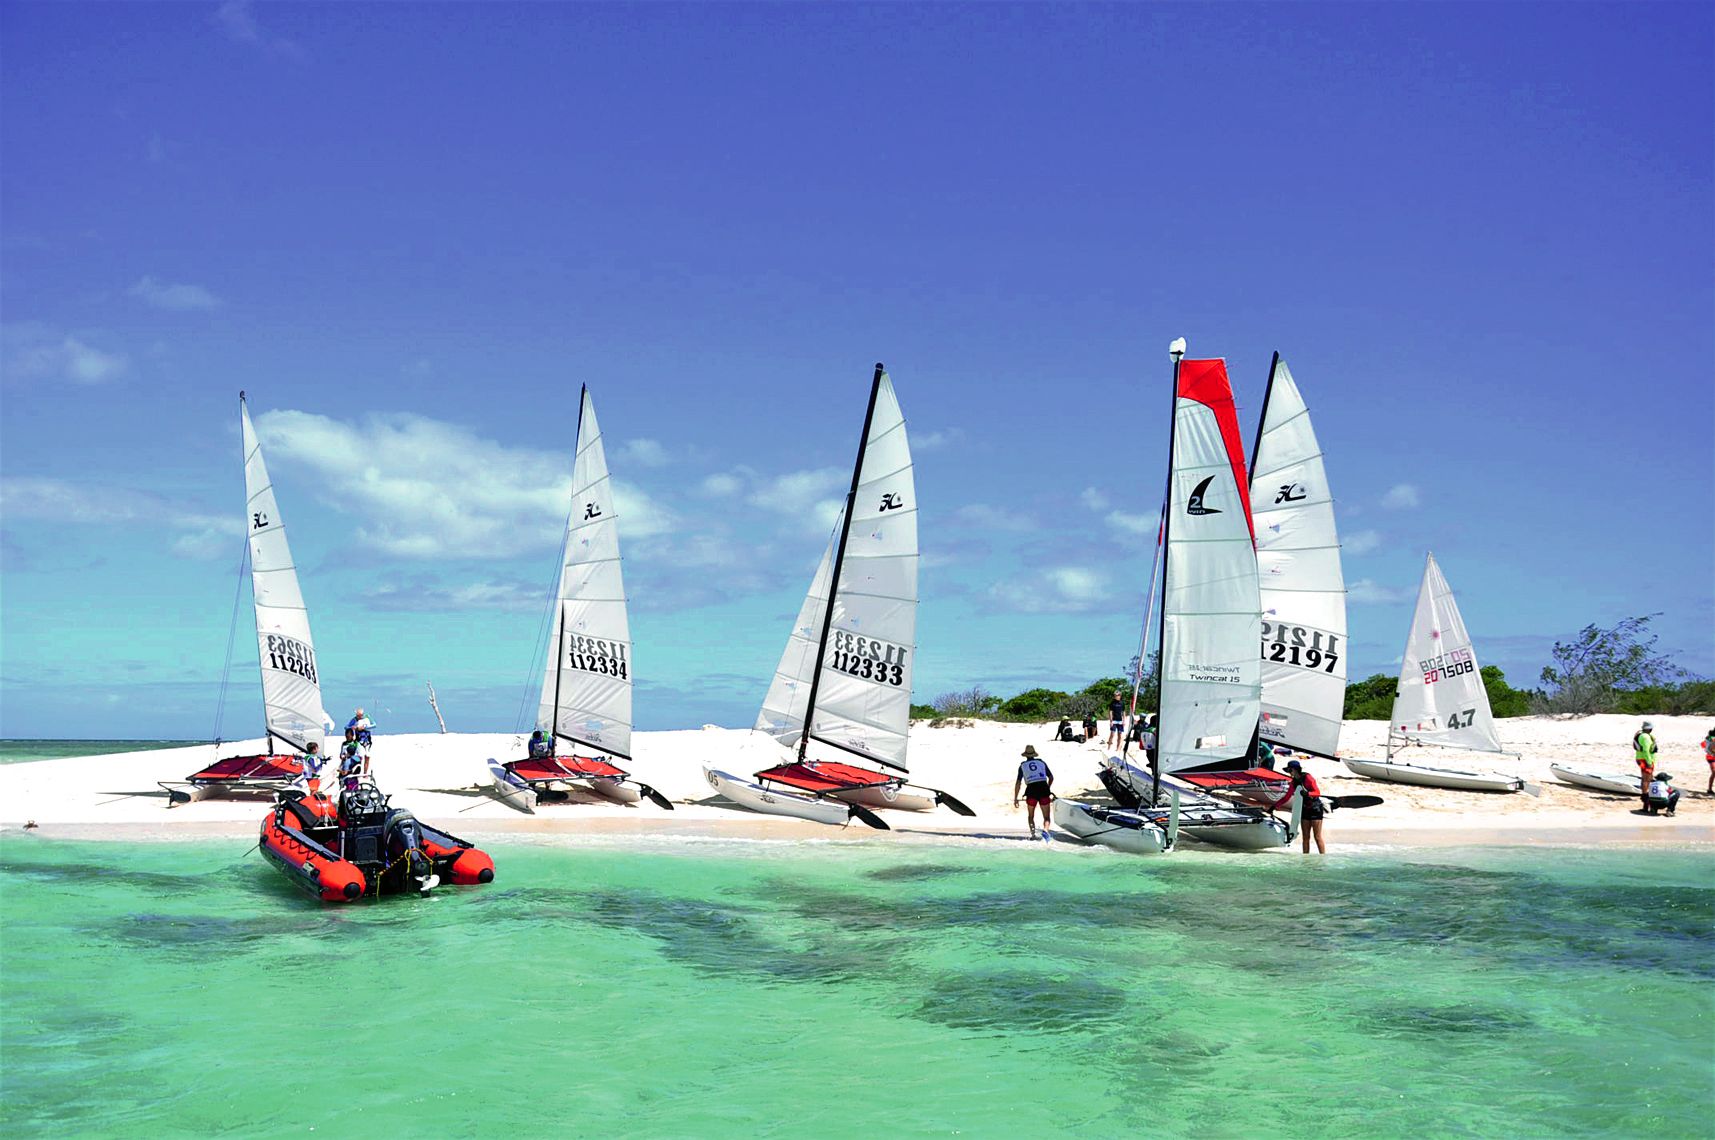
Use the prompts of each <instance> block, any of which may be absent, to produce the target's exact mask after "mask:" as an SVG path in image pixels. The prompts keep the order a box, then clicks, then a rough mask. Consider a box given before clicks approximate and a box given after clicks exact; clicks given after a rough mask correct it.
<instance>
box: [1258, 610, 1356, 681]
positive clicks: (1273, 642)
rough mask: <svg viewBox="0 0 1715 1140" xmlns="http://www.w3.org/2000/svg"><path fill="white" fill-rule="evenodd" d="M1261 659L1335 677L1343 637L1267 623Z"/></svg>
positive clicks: (1314, 630) (1284, 624) (1293, 626)
mask: <svg viewBox="0 0 1715 1140" xmlns="http://www.w3.org/2000/svg"><path fill="white" fill-rule="evenodd" d="M1262 659H1263V660H1264V661H1278V662H1280V663H1281V664H1283V665H1297V666H1298V667H1299V668H1301V669H1317V670H1320V671H1322V672H1324V673H1332V672H1333V671H1334V666H1336V665H1338V664H1339V663H1340V635H1339V634H1337V633H1329V632H1328V631H1326V630H1321V629H1312V628H1311V627H1309V626H1304V625H1290V624H1288V623H1286V622H1278V621H1265V622H1263V623H1262Z"/></svg>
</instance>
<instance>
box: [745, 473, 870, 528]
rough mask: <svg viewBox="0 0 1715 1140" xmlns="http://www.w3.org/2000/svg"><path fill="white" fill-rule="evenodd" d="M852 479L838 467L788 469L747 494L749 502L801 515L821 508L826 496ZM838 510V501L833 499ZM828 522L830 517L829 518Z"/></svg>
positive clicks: (760, 483) (773, 509)
mask: <svg viewBox="0 0 1715 1140" xmlns="http://www.w3.org/2000/svg"><path fill="white" fill-rule="evenodd" d="M850 479H851V476H850V474H849V473H847V472H845V471H841V470H840V469H839V468H838V467H818V468H816V469H815V470H813V471H789V472H787V473H786V474H784V475H779V476H776V477H775V478H773V479H769V480H764V481H759V482H757V483H756V484H755V486H754V487H753V489H752V490H751V493H750V502H751V505H753V506H758V507H761V508H763V509H764V510H770V511H778V512H780V513H781V514H783V515H801V514H803V513H805V512H806V511H811V510H817V509H820V508H822V507H823V506H824V505H825V503H826V501H827V499H828V497H829V496H830V495H831V494H832V493H833V492H835V491H837V490H839V489H840V488H842V487H844V486H845V485H846V483H848V482H849V481H850ZM834 509H835V510H836V511H837V510H839V501H838V500H835V501H834ZM830 521H831V520H830Z"/></svg>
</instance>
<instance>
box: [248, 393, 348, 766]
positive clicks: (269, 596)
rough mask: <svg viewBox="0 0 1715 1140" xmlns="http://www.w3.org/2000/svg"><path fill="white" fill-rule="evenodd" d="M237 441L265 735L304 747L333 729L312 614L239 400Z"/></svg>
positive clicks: (257, 444)
mask: <svg viewBox="0 0 1715 1140" xmlns="http://www.w3.org/2000/svg"><path fill="white" fill-rule="evenodd" d="M238 416H239V429H240V434H241V435H242V436H243V444H242V450H243V452H244V492H245V494H244V508H245V514H246V515H247V516H248V517H247V518H246V520H245V522H246V524H247V530H248V531H249V537H248V542H249V545H250V592H251V597H252V601H253V602H254V605H255V611H256V645H257V652H258V654H259V656H260V661H261V669H262V713H263V717H264V719H265V722H266V724H267V732H268V735H269V736H270V737H274V738H278V739H280V740H283V741H286V742H288V743H290V744H292V745H293V746H295V747H297V748H303V747H305V746H306V745H308V744H309V743H310V742H311V741H316V742H318V743H319V742H320V741H321V738H322V734H323V733H324V732H325V731H326V730H328V729H330V728H331V727H332V726H333V719H332V718H331V717H329V716H328V714H327V710H326V709H324V708H323V707H322V689H321V673H320V667H319V665H318V663H317V661H316V650H315V642H314V639H313V638H312V637H311V636H310V615H309V610H308V609H307V608H306V607H305V605H304V596H303V592H302V591H301V590H300V589H299V587H298V571H297V566H296V564H295V563H293V561H292V550H291V547H290V545H289V544H288V543H287V540H286V524H285V522H284V521H283V520H282V519H281V516H280V505H279V503H278V501H277V500H276V499H275V497H274V483H273V480H272V479H270V478H269V477H268V466H267V464H266V462H264V460H263V458H262V444H261V441H260V440H259V439H258V438H257V435H256V427H255V425H254V424H252V423H251V422H250V407H249V405H248V404H247V403H246V402H245V401H244V400H243V398H242V397H240V399H239V405H238Z"/></svg>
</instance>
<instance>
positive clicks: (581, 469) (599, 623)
mask: <svg viewBox="0 0 1715 1140" xmlns="http://www.w3.org/2000/svg"><path fill="white" fill-rule="evenodd" d="M556 598H557V601H556V603H555V614H554V627H553V641H552V644H551V649H550V652H549V654H548V660H547V663H546V669H545V672H544V675H543V678H542V698H541V701H540V702H539V704H538V708H537V714H536V726H537V727H538V728H540V729H543V730H546V731H551V732H552V733H553V734H554V735H555V736H556V737H559V738H562V739H565V740H570V741H572V742H574V743H576V744H582V745H584V746H585V747H588V748H593V749H596V750H598V751H601V752H605V753H609V754H611V755H615V756H620V757H626V758H629V756H630V752H631V701H632V686H633V683H634V681H633V676H632V659H631V625H630V620H629V618H628V617H627V614H626V599H625V579H624V575H623V571H622V569H621V565H620V552H619V510H618V507H617V505H616V503H615V500H614V495H613V481H612V478H611V477H610V474H609V472H608V466H607V451H606V448H605V446H604V445H603V443H602V436H601V427H600V425H599V423H598V422H597V420H596V414H595V402H594V401H593V400H592V399H591V398H590V394H589V390H588V389H587V388H586V389H585V390H584V392H583V395H582V397H581V399H580V400H579V404H578V429H577V448H576V453H575V456H574V458H573V460H572V510H571V512H570V514H569V515H568V516H567V518H566V543H565V555H564V560H563V562H562V563H561V567H560V584H559V589H558V590H557V591H556Z"/></svg>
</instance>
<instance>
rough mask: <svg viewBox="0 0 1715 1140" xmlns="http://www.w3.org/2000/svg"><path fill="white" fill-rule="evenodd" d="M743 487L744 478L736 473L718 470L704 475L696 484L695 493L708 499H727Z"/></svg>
mask: <svg viewBox="0 0 1715 1140" xmlns="http://www.w3.org/2000/svg"><path fill="white" fill-rule="evenodd" d="M743 489H744V480H743V479H741V478H739V477H738V476H737V475H731V474H727V473H726V472H719V473H717V474H714V475H709V476H705V477H704V479H703V481H702V482H701V483H699V484H698V485H697V494H699V495H702V496H704V497H705V498H710V499H727V498H731V497H732V496H734V495H736V494H738V493H739V492H740V491H742V490H743Z"/></svg>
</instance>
